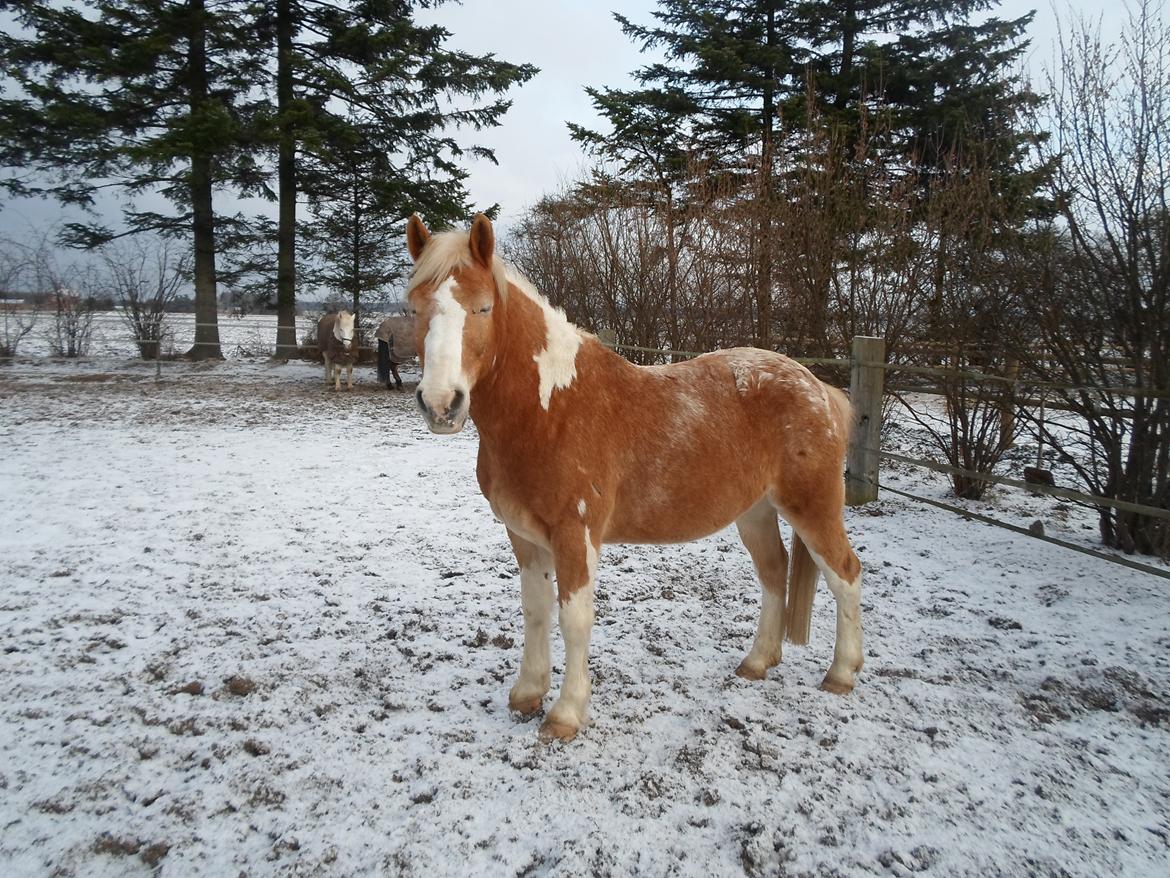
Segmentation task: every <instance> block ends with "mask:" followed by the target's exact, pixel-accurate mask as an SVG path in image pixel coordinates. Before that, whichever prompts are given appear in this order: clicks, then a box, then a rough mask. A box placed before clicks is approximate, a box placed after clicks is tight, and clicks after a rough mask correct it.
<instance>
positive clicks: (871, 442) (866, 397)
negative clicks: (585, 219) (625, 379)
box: [599, 331, 1170, 579]
mask: <svg viewBox="0 0 1170 878" xmlns="http://www.w3.org/2000/svg"><path fill="white" fill-rule="evenodd" d="M599 337H601V339H602V341H603V342H604V343H606V344H607V345H609V346H610V347H612V348H614V349H615V350H618V351H622V350H629V351H638V352H641V353H652V354H658V355H660V356H663V357H670V358H677V357H695V356H699V355H700V352H697V351H681V350H663V349H657V348H649V347H642V346H637V345H623V344H618V343H617V342H616V341H615V340H614V339H613V335H612V333H606V332H604V331H603V332H601V333H599ZM793 359H795V360H796V362H798V363H802V364H804V365H806V366H831V367H836V368H840V369H846V368H847V369H849V396H850V401H851V403H852V405H853V417H854V423H853V430H852V434H851V436H850V442H849V451H848V455H847V458H846V469H845V479H846V482H845V492H846V502H847V503H848V504H849V505H851V506H856V505H862V504H865V503H870V502H873V501H875V500H877V499H878V497H879V495H880V492H881V491H882V490H886V491H889V492H890V493H892V494H895V495H897V496H900V497H903V498H905V499H907V500H912V501H915V502H918V503H924V504H926V505H929V506H932V507H935V508H938V509H943V510H946V511H948V512H951V513H954V514H956V515H960V516H963V517H964V518H967V519H969V520H974V521H979V522H982V523H984V524H988V525H992V526H993V527H999V528H1003V529H1005V530H1008V531H1011V532H1013V533H1017V534H1020V535H1022V536H1026V537H1029V538H1031V539H1037V540H1040V541H1042V542H1046V543H1050V544H1052V545H1057V546H1061V547H1062V548H1065V549H1069V550H1072V551H1074V552H1079V553H1081V554H1083V555H1089V556H1091V557H1094V558H1098V559H1100V560H1103V561H1107V562H1109V563H1112V564H1118V565H1120V566H1122V567H1127V568H1129V569H1131V570H1137V571H1140V572H1142V573H1149V574H1152V575H1154V576H1158V577H1161V578H1163V579H1170V570H1167V569H1164V568H1160V567H1155V566H1153V565H1150V564H1143V563H1141V562H1139V561H1134V560H1131V559H1129V558H1125V557H1122V556H1119V555H1114V554H1110V553H1107V552H1101V551H1098V550H1096V549H1091V548H1088V547H1086V546H1081V545H1078V544H1076V543H1072V542H1069V541H1067V540H1062V539H1059V538H1057V537H1051V536H1048V535H1046V534H1042V533H1037V532H1034V531H1033V530H1031V529H1029V528H1024V527H1020V526H1019V525H1015V524H1011V523H1009V522H1005V521H1001V520H999V519H997V518H992V517H990V516H987V515H982V514H980V513H978V512H974V511H972V510H970V509H964V508H962V507H960V506H955V505H953V504H950V503H943V502H942V501H939V500H935V499H932V498H929V497H921V496H918V495H916V494H911V493H909V492H907V491H902V490H900V489H898V488H895V487H892V486H889V485H882V484H881V480H880V463H881V461H883V460H885V461H890V462H896V463H901V464H906V465H909V466H915V467H920V468H923V469H927V470H931V471H933V472H939V473H944V474H947V475H961V476H968V477H972V478H977V479H979V480H981V481H983V482H987V483H990V484H996V485H1003V486H1007V487H1012V488H1020V489H1023V490H1025V491H1028V492H1030V493H1033V494H1042V495H1047V496H1052V497H1057V498H1060V499H1064V500H1072V501H1075V502H1078V503H1083V504H1086V505H1089V506H1105V507H1109V508H1112V509H1118V510H1123V511H1127V512H1136V513H1139V514H1141V515H1146V516H1151V517H1153V518H1160V519H1167V520H1170V510H1167V509H1162V508H1159V507H1156V506H1146V505H1143V504H1139V503H1131V502H1129V501H1126V500H1119V499H1116V498H1112V497H1100V496H1095V495H1092V494H1086V493H1083V492H1080V491H1074V490H1070V489H1067V488H1058V487H1053V486H1047V485H1037V484H1032V483H1030V482H1025V481H1021V480H1018V479H1012V478H1008V477H1005V476H997V475H993V474H991V473H985V472H974V471H971V470H966V469H963V468H961V467H955V466H951V465H949V464H946V463H942V462H940V461H936V460H927V459H922V458H913V457H908V456H906V455H902V454H895V453H893V452H889V451H883V450H882V448H881V416H882V415H881V407H882V400H883V398H884V396H885V394H886V392H887V381H886V375H887V373H889V372H900V373H905V374H911V375H921V376H929V377H937V378H945V379H949V380H954V379H956V378H963V379H965V380H971V381H988V382H995V383H1003V384H1006V385H1008V386H1011V387H1012V388H1013V390H1014V389H1015V388H1018V387H1024V388H1029V389H1031V388H1035V389H1037V390H1041V391H1043V390H1063V391H1072V392H1077V393H1090V394H1092V393H1108V394H1114V395H1118V396H1143V397H1146V398H1151V399H1166V398H1170V390H1163V389H1151V388H1142V387H1127V386H1109V387H1087V386H1086V387H1082V386H1075V385H1066V384H1058V383H1054V382H1045V381H1028V380H1022V379H1020V378H1019V377H1007V376H1002V375H988V374H985V373H982V372H971V371H966V370H956V369H942V368H935V367H929V366H915V365H910V364H903V363H890V362H887V361H886V356H885V341H884V340H883V339H880V338H871V337H866V336H857V337H855V338H854V339H853V349H852V355H851V356H850V358H849V359H833V358H825V357H805V358H802V357H794V358H793ZM911 389H913V390H914V391H916V392H922V393H942V392H943V391H940V390H938V389H937V388H933V387H923V388H917V387H916V388H911ZM1013 398H1014V400H1015V402H1016V403H1017V404H1028V403H1030V402H1032V401H1031V400H1028V399H1025V398H1022V397H1020V396H1018V395H1014V394H1013Z"/></svg>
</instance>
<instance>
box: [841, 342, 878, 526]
mask: <svg viewBox="0 0 1170 878" xmlns="http://www.w3.org/2000/svg"><path fill="white" fill-rule="evenodd" d="M885 362H886V340H885V339H884V338H870V337H868V336H864V335H857V336H854V337H853V357H852V364H851V366H850V369H849V401H850V403H852V405H853V425H852V427H853V429H852V432H851V433H850V437H849V455H848V457H847V459H846V461H847V462H846V465H845V502H846V503H847V504H848V505H849V506H860V505H861V504H863V503H869V502H872V501H873V500H876V499H877V498H878V464H879V463H880V458H879V456H878V447H879V444H880V442H881V432H882V395H883V393H884V391H885V381H886V370H885V367H884V364H885Z"/></svg>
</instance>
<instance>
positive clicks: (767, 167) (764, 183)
mask: <svg viewBox="0 0 1170 878" xmlns="http://www.w3.org/2000/svg"><path fill="white" fill-rule="evenodd" d="M767 15H768V30H767V37H766V39H767V46H768V49H769V50H771V48H772V46H773V45H774V44H775V42H776V10H775V9H774V8H773V7H772V4H768V12H767ZM764 75H765V79H764V95H763V98H764V106H763V110H764V124H763V129H764V130H763V141H762V144H761V149H760V199H759V206H760V246H759V265H758V269H757V272H756V319H757V321H758V322H757V325H756V347H760V348H765V349H770V348H771V347H772V117H773V107H772V102H773V95H774V90H773V82H774V80H775V77H776V70H775V67H774V66H773V64H772V58H771V55H770V54H769V56H768V66H767V68H766V69H765V70H764Z"/></svg>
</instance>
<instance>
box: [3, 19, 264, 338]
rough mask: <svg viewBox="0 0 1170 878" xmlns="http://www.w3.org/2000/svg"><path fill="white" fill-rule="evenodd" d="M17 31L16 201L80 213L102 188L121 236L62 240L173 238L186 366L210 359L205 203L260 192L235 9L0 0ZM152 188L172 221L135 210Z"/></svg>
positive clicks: (100, 229) (11, 141) (211, 267)
mask: <svg viewBox="0 0 1170 878" xmlns="http://www.w3.org/2000/svg"><path fill="white" fill-rule="evenodd" d="M0 9H2V10H4V11H6V12H8V13H9V14H11V15H13V16H14V17H15V18H16V20H17V22H18V24H19V30H18V31H17V32H15V33H10V34H5V35H3V36H0V72H2V74H3V77H4V81H5V92H6V94H5V96H4V98H3V99H2V100H0V163H2V164H4V165H7V166H11V167H16V168H21V169H24V170H25V171H26V173H22V174H19V175H14V176H12V177H9V178H7V179H5V180H4V181H3V185H4V187H5V188H6V189H7V190H8V191H9V192H10V193H13V194H18V195H45V196H50V197H54V198H57V199H59V200H60V201H61V202H62V203H64V204H68V205H74V206H80V207H84V208H92V207H93V206H94V204H95V200H96V198H97V196H98V194H99V193H101V192H103V191H109V190H114V191H116V192H118V193H120V194H121V196H123V198H124V201H126V202H127V203H128V206H126V207H125V208H124V210H123V224H124V229H122V230H115V229H112V228H110V227H109V226H107V225H105V224H103V223H101V222H100V221H91V222H85V223H75V224H72V225H71V226H70V232H71V240H72V243H75V244H78V245H81V246H88V247H93V246H98V245H100V244H103V243H105V242H108V241H110V240H112V239H113V238H116V237H120V236H122V235H124V234H132V233H136V232H141V231H154V232H160V233H163V234H169V235H178V234H186V235H189V236H190V237H189V239H190V240H191V242H192V247H193V250H194V264H193V269H194V285H195V304H196V323H197V326H196V333H195V346H194V347H193V348H192V350H191V355H192V356H194V357H197V358H209V357H219V356H221V353H220V348H219V331H218V328H217V311H216V233H217V230H216V221H215V215H214V211H213V207H212V198H213V193H214V191H215V190H216V188H217V187H219V186H221V185H223V184H231V185H232V186H233V187H235V188H236V189H237V190H238V191H243V192H254V191H257V188H258V187H259V186H260V185H261V183H262V175H261V174H260V173H259V171H258V169H257V167H256V165H255V162H254V160H253V157H252V154H251V151H250V149H248V148H247V147H248V140H249V136H248V133H247V132H248V131H249V119H250V117H251V115H252V114H253V112H254V110H255V105H254V104H253V103H251V100H252V97H253V96H252V94H251V89H252V87H253V85H254V84H255V82H256V81H257V78H258V76H259V75H260V73H261V71H260V70H259V69H258V68H257V66H256V63H255V60H254V59H255V56H256V53H255V45H254V44H253V43H252V40H253V39H254V36H255V35H254V33H253V31H252V30H251V29H250V28H249V27H248V26H247V24H248V21H247V19H246V17H245V16H244V15H243V10H244V7H242V6H232V5H230V4H225V5H217V6H214V7H212V8H210V9H209V8H208V6H207V4H206V2H205V0H185V2H179V3H168V2H162V0H72V2H66V3H54V2H46V0H0ZM146 192H161V193H162V194H163V195H164V196H166V197H167V198H168V199H169V200H170V201H171V202H172V203H173V204H174V205H175V208H176V210H175V212H173V213H165V214H164V213H159V212H154V211H142V210H138V209H136V208H135V206H134V203H133V199H134V198H135V196H139V195H141V194H143V193H146Z"/></svg>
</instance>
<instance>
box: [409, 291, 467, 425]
mask: <svg viewBox="0 0 1170 878" xmlns="http://www.w3.org/2000/svg"><path fill="white" fill-rule="evenodd" d="M454 288H455V281H454V279H452V278H447V279H446V280H445V281H443V283H442V284H440V286H439V288H438V289H437V290H435V295H434V301H435V313H434V314H433V315H432V316H431V322H430V325H429V326H428V327H427V337H426V339H425V341H424V343H423V351H424V353H425V355H426V363H425V365H424V367H423V377H422V381H421V382H419V389H420V390H421V391H422V395H423V399H424V400H426V401H427V402H428V404H431V405H432V407H433V408H443V407H445V405H446V403H447V402H449V401H450V399H451V397H452V395H453V394H454V392H455V390H456V389H459V390H463V391H465V392H466V390H467V384H468V382H467V379H466V376H465V375H464V374H463V322H464V320H465V319H466V318H467V312H466V311H465V310H463V306H462V305H460V304H459V303H458V302H457V301H456V300H455V294H454ZM434 403H442V404H443V405H441V406H439V405H434Z"/></svg>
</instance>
